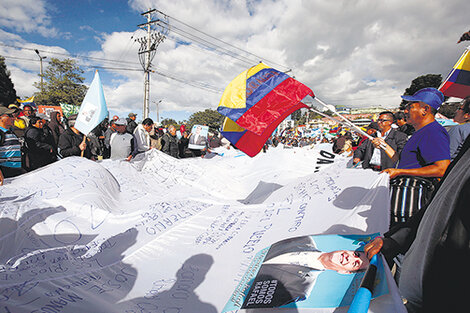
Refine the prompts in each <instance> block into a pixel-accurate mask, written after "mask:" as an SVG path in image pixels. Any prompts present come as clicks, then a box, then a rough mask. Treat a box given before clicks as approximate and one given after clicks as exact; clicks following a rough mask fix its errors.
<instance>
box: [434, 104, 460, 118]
mask: <svg viewBox="0 0 470 313" xmlns="http://www.w3.org/2000/svg"><path fill="white" fill-rule="evenodd" d="M460 106H461V104H460V102H452V103H445V102H444V103H443V104H442V105H441V107H440V108H439V111H437V112H439V113H441V114H442V115H444V116H445V117H448V118H453V117H454V116H455V112H457V109H458V108H460Z"/></svg>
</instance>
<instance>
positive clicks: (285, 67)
mask: <svg viewBox="0 0 470 313" xmlns="http://www.w3.org/2000/svg"><path fill="white" fill-rule="evenodd" d="M156 11H157V12H159V13H160V14H162V15H164V16H166V17H169V18H171V19H173V20H175V21H177V22H178V23H181V24H183V25H184V26H186V27H189V28H190V29H192V30H194V31H196V32H198V33H201V34H203V35H205V36H207V37H209V38H212V39H214V40H216V41H218V42H221V43H223V44H225V45H227V46H230V47H232V48H234V49H236V50H239V51H242V52H244V53H246V54H248V55H251V56H253V57H255V58H256V59H257V60H265V61H266V62H268V63H271V64H274V65H278V66H280V67H283V68H284V69H285V70H288V69H290V68H289V67H288V66H285V65H282V64H279V63H277V62H273V61H270V60H268V59H265V58H262V57H260V56H258V55H256V54H254V53H251V52H249V51H247V50H244V49H241V48H239V47H237V46H235V45H232V44H231V43H228V42H226V41H223V40H221V39H218V38H216V37H214V36H212V35H209V34H208V33H205V32H203V31H201V30H199V29H197V28H195V27H193V26H191V25H189V24H187V23H185V22H183V21H181V20H178V19H176V18H175V17H172V16H170V15H168V14H166V13H163V12H162V11H159V10H156ZM173 28H175V26H174V25H172V29H173ZM221 48H222V47H221ZM223 49H225V48H223ZM225 50H226V49H225Z"/></svg>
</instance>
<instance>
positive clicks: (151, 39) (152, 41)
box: [136, 9, 168, 119]
mask: <svg viewBox="0 0 470 313" xmlns="http://www.w3.org/2000/svg"><path fill="white" fill-rule="evenodd" d="M155 12H157V10H155V9H149V10H148V11H147V12H144V13H141V15H142V16H145V17H146V18H147V23H143V24H139V25H137V27H139V28H141V29H144V30H146V31H147V36H145V37H141V38H137V39H136V41H137V42H138V43H140V48H139V61H140V64H141V65H142V68H143V70H144V106H143V110H142V116H143V118H144V119H145V118H147V117H149V110H150V107H149V99H150V72H151V70H150V67H151V65H152V60H153V58H154V57H155V53H156V51H157V47H158V45H159V44H160V43H161V42H162V41H163V40H164V39H165V34H166V33H167V32H168V28H165V27H164V26H162V23H160V22H162V20H161V19H159V18H157V19H156V20H152V13H155ZM165 18H167V17H165ZM152 25H157V26H159V28H160V30H153V29H152V27H151V26H152ZM163 25H168V23H166V24H163ZM165 30H166V32H165Z"/></svg>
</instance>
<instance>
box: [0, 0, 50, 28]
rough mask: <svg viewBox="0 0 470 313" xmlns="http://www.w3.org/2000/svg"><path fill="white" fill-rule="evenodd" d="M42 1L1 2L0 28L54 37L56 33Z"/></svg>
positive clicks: (8, 0)
mask: <svg viewBox="0 0 470 313" xmlns="http://www.w3.org/2000/svg"><path fill="white" fill-rule="evenodd" d="M46 7H49V8H50V7H51V4H50V3H46V1H43V0H21V1H20V0H2V1H1V2H0V26H2V27H8V28H12V29H15V30H17V31H22V32H26V33H39V34H41V35H42V36H44V37H55V36H57V35H58V31H57V30H56V29H55V28H54V27H51V21H50V17H49V16H48V14H47V9H46Z"/></svg>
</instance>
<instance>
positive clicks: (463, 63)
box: [454, 50, 470, 71]
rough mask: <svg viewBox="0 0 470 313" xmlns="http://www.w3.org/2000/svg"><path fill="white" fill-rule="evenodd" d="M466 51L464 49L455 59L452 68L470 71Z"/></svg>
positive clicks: (469, 62) (469, 61)
mask: <svg viewBox="0 0 470 313" xmlns="http://www.w3.org/2000/svg"><path fill="white" fill-rule="evenodd" d="M468 51H469V50H466V51H465V52H464V54H462V56H461V57H460V59H459V60H458V61H457V63H456V64H455V66H454V68H455V69H457V70H464V71H470V57H469V55H468Z"/></svg>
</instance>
